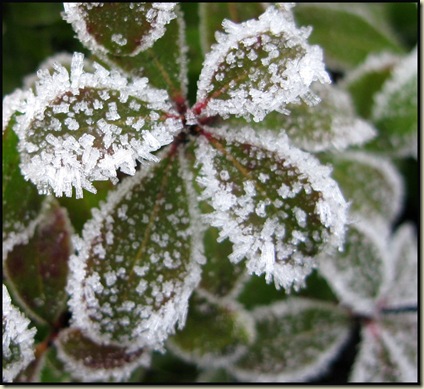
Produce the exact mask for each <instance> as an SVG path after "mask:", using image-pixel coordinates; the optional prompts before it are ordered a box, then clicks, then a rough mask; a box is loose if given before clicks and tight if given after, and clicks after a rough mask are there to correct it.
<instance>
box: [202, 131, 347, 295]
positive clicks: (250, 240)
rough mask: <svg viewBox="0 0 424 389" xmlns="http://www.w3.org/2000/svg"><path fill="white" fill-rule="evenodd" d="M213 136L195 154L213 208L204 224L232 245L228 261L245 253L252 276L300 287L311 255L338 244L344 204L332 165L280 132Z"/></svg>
mask: <svg viewBox="0 0 424 389" xmlns="http://www.w3.org/2000/svg"><path fill="white" fill-rule="evenodd" d="M213 134H214V135H213V136H212V135H211V134H208V133H205V135H206V137H200V138H199V142H198V147H197V149H196V151H195V152H196V158H197V161H198V164H199V178H198V181H199V184H200V185H201V186H203V188H204V191H203V194H202V199H203V200H207V202H208V203H209V204H210V205H211V206H212V207H213V208H214V212H212V213H209V214H208V215H207V216H206V218H207V221H208V222H209V223H210V224H211V225H212V226H214V227H217V228H219V229H220V235H219V241H222V240H224V239H225V238H227V237H228V238H229V240H230V241H231V242H232V243H233V253H232V254H231V255H230V257H229V259H230V260H231V261H232V262H234V263H237V262H239V261H241V260H242V259H244V258H246V259H247V263H246V265H247V269H248V271H249V273H255V274H258V275H260V274H262V273H265V274H266V280H267V282H270V281H271V280H272V279H274V283H275V285H276V287H277V288H279V287H281V286H283V287H284V288H286V289H289V288H290V287H291V286H292V285H294V286H295V287H296V288H297V287H299V286H300V285H302V284H303V281H304V278H305V276H306V275H307V274H309V273H310V271H311V270H312V267H313V266H314V260H313V257H314V256H316V255H317V254H318V253H319V252H320V251H322V250H325V249H328V248H329V247H332V246H338V245H340V244H341V243H342V241H343V235H344V225H345V221H346V207H347V206H346V203H345V201H344V199H343V197H342V195H341V193H340V191H339V189H338V187H337V185H336V183H335V182H334V181H333V180H332V179H331V178H330V177H329V174H330V171H329V169H328V168H326V167H324V166H322V165H320V164H319V163H318V161H317V160H315V159H314V158H313V157H312V156H310V155H309V154H306V153H303V152H302V151H300V150H298V149H296V148H294V147H292V146H290V145H289V143H288V140H287V138H286V137H285V136H283V135H281V136H280V137H277V136H276V135H275V134H272V133H264V134H263V136H262V137H261V138H258V137H257V136H256V135H255V134H254V133H253V131H252V130H250V129H248V128H245V129H243V130H242V131H238V132H235V131H230V130H227V129H225V128H223V129H221V131H218V130H214V133H213ZM215 136H217V137H215ZM312 173H313V174H312Z"/></svg>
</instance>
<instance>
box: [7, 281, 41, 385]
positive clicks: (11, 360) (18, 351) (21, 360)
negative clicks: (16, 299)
mask: <svg viewBox="0 0 424 389" xmlns="http://www.w3.org/2000/svg"><path fill="white" fill-rule="evenodd" d="M2 292H3V308H2V312H3V313H2V315H3V319H2V320H3V321H2V323H3V324H2V333H3V343H2V349H3V362H2V364H3V381H5V382H12V381H13V380H14V378H15V377H16V376H17V375H18V374H19V372H20V371H22V370H23V369H25V368H26V367H27V366H28V365H29V363H30V362H31V361H32V360H33V359H34V336H35V333H36V329H35V328H31V329H28V325H29V324H30V321H29V319H27V318H26V317H25V316H24V315H23V314H22V313H21V312H20V311H19V309H17V308H16V307H15V306H13V305H12V301H11V298H10V295H9V292H8V290H7V288H6V286H5V285H3V290H2Z"/></svg>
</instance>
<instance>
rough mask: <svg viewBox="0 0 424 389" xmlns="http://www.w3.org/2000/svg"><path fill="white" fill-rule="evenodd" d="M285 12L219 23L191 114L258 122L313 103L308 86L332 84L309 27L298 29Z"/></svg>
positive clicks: (270, 11)
mask: <svg viewBox="0 0 424 389" xmlns="http://www.w3.org/2000/svg"><path fill="white" fill-rule="evenodd" d="M289 8H290V6H287V7H282V8H275V7H273V6H271V7H269V8H268V9H267V10H266V11H265V12H264V13H263V14H262V15H261V16H260V17H259V19H258V20H248V21H246V22H244V23H241V24H236V23H233V22H231V21H229V20H226V21H224V22H223V26H224V29H225V33H219V34H218V33H217V36H216V37H217V41H218V43H217V44H215V45H213V46H212V50H211V51H210V52H209V53H208V54H207V55H206V58H205V61H204V63H203V69H202V72H201V74H200V77H199V82H198V92H197V103H196V105H195V106H194V108H193V112H194V113H195V114H197V115H200V117H205V118H208V117H211V116H216V115H220V116H221V117H223V118H227V117H229V115H236V116H243V117H245V118H246V119H251V118H253V120H254V121H255V122H259V121H261V120H262V119H263V118H264V117H265V116H266V114H267V113H269V112H271V111H281V110H282V109H284V108H285V106H286V105H287V104H289V103H297V102H299V101H300V98H302V99H304V100H306V101H307V102H308V103H310V104H313V103H314V101H313V99H311V98H310V91H309V87H310V85H311V83H312V82H314V81H319V82H322V83H325V82H329V81H330V80H329V77H328V74H327V73H326V72H325V69H324V63H323V61H322V51H321V49H320V48H319V47H318V46H310V45H308V43H307V38H308V35H309V33H310V29H305V28H302V29H298V28H296V26H295V24H294V21H293V18H292V14H291V12H290V10H289Z"/></svg>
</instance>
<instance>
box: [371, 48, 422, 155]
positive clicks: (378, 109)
mask: <svg viewBox="0 0 424 389" xmlns="http://www.w3.org/2000/svg"><path fill="white" fill-rule="evenodd" d="M417 61H418V59H417V48H415V49H414V50H413V51H412V52H411V53H410V54H409V55H408V56H407V57H405V58H404V59H403V60H402V61H400V62H399V64H397V66H396V67H395V68H394V70H393V74H392V75H391V77H390V78H389V79H388V80H387V81H386V82H385V83H384V85H383V87H382V89H381V90H380V91H379V93H378V94H376V95H375V98H374V100H375V104H374V107H373V110H372V115H371V117H372V119H373V121H374V123H375V125H376V127H377V128H378V130H379V134H378V137H377V138H376V139H375V141H374V142H372V144H371V145H370V147H371V148H372V149H377V150H378V151H382V152H384V153H389V155H394V156H401V157H402V156H414V157H416V156H417V152H418V134H417V131H418V105H417V104H418V78H417V77H418V74H417V72H418V62H417Z"/></svg>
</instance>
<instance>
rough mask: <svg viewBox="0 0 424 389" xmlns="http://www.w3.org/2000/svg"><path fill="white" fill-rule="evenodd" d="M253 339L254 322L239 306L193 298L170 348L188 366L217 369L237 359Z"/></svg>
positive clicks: (232, 303) (195, 295)
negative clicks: (184, 323) (184, 321)
mask: <svg viewBox="0 0 424 389" xmlns="http://www.w3.org/2000/svg"><path fill="white" fill-rule="evenodd" d="M254 337H255V329H254V322H253V319H252V318H251V316H250V315H249V314H248V313H247V312H245V311H244V310H243V309H242V308H241V307H240V306H239V305H238V304H236V303H235V302H233V301H231V300H226V301H225V302H224V301H218V299H217V301H211V300H210V299H206V298H204V297H202V296H201V294H194V295H193V297H192V298H191V299H190V308H189V311H188V315H187V322H186V325H185V327H184V328H183V329H182V330H181V331H178V332H177V333H176V334H175V335H173V336H172V337H170V338H169V340H168V342H167V346H168V348H169V349H170V350H171V351H172V352H173V353H174V354H175V355H177V356H179V357H180V358H182V359H184V360H186V361H188V362H191V363H195V364H196V365H198V366H202V367H208V368H210V367H214V368H217V367H223V366H226V365H227V364H228V363H230V362H231V361H235V360H236V359H238V358H239V357H240V356H241V355H242V353H243V352H244V351H245V350H246V346H247V345H248V344H250V343H252V341H253V339H254Z"/></svg>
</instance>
